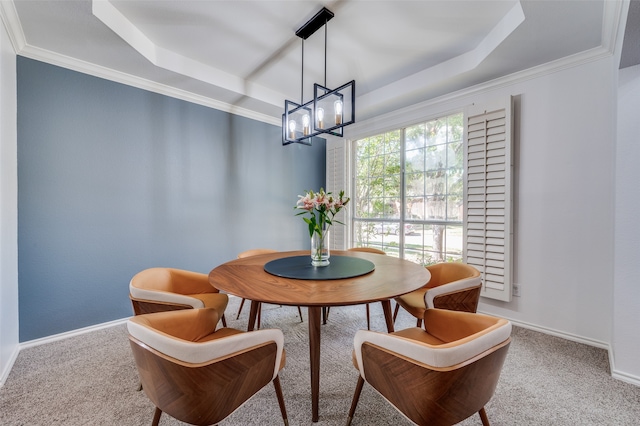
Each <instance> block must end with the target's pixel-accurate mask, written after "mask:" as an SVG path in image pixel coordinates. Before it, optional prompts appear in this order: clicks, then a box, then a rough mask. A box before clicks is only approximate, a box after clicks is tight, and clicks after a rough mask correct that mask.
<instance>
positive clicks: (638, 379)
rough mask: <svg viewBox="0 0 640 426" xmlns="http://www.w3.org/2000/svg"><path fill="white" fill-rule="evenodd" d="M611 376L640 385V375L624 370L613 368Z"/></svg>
mask: <svg viewBox="0 0 640 426" xmlns="http://www.w3.org/2000/svg"><path fill="white" fill-rule="evenodd" d="M611 377H613V378H615V379H618V380H621V381H623V382H626V383H630V384H632V385H635V386H638V387H640V377H638V376H634V375H632V374H627V373H625V372H624V371H615V370H613V371H612V373H611Z"/></svg>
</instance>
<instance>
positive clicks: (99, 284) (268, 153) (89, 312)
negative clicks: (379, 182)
mask: <svg viewBox="0 0 640 426" xmlns="http://www.w3.org/2000/svg"><path fill="white" fill-rule="evenodd" d="M17 75H18V274H19V275H18V279H19V309H20V341H21V342H24V341H28V340H33V339H36V338H40V337H45V336H49V335H53V334H57V333H61V332H65V331H69V330H74V329H78V328H82V327H86V326H90V325H94V324H99V323H103V322H107V321H111V320H116V319H120V318H124V317H127V316H130V315H132V309H131V304H130V301H129V297H128V295H129V290H128V286H129V280H130V279H131V277H132V276H133V275H134V274H135V273H136V272H138V271H140V270H142V269H145V268H149V267H154V266H168V267H175V268H183V269H189V270H193V271H199V272H203V273H208V272H209V271H210V270H211V269H212V268H214V267H215V266H217V265H219V264H221V263H223V262H225V261H228V260H230V259H233V258H235V256H236V254H237V253H238V252H240V251H242V250H246V249H249V248H256V247H271V248H274V249H278V250H298V249H308V244H309V243H308V240H309V236H308V233H307V229H306V225H305V224H304V222H303V221H302V219H300V218H299V217H295V212H294V210H293V206H294V205H295V203H296V201H297V195H298V194H302V193H303V192H304V191H305V190H308V189H314V190H315V189H318V188H320V187H321V186H323V185H324V182H325V141H324V140H323V139H318V140H316V141H314V144H313V146H312V147H308V146H302V145H297V144H295V145H293V146H291V145H289V146H282V142H281V130H280V127H278V126H273V125H270V124H265V123H263V122H259V121H254V120H251V119H247V118H243V117H240V116H236V115H233V114H228V113H225V112H221V111H219V110H215V109H211V108H207V107H204V106H200V105H196V104H193V103H189V102H185V101H181V100H178V99H174V98H171V97H167V96H163V95H159V94H157V93H152V92H148V91H144V90H141V89H137V88H133V87H130V86H126V85H122V84H119V83H114V82H111V81H108V80H104V79H100V78H96V77H92V76H89V75H86V74H82V73H78V72H74V71H70V70H68V69H64V68H60V67H56V66H53V65H49V64H45V63H42V62H39V61H34V60H31V59H27V58H23V57H18V58H17Z"/></svg>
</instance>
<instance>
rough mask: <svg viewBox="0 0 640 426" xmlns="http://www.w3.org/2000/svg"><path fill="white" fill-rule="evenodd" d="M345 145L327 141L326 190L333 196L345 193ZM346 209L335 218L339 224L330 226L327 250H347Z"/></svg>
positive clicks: (342, 142) (341, 142) (340, 142)
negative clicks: (341, 192)
mask: <svg viewBox="0 0 640 426" xmlns="http://www.w3.org/2000/svg"><path fill="white" fill-rule="evenodd" d="M346 152H347V150H346V144H345V143H344V141H342V140H340V141H338V142H335V141H327V170H326V180H327V182H326V188H325V190H326V191H327V192H332V193H333V195H334V196H337V195H339V194H340V191H343V190H344V191H345V192H346V195H347V196H349V193H348V192H347V187H346V183H347V179H346V175H347V166H346ZM348 208H349V205H347V208H345V209H342V210H341V211H340V213H338V214H337V215H336V217H335V219H336V220H338V221H339V222H341V223H344V224H345V225H341V224H339V223H336V224H334V225H333V226H331V237H330V239H329V248H330V249H331V250H346V248H347V226H346V223H347V215H346V214H347V209H348Z"/></svg>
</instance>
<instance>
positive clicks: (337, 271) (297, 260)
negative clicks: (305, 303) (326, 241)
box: [264, 256, 376, 280]
mask: <svg viewBox="0 0 640 426" xmlns="http://www.w3.org/2000/svg"><path fill="white" fill-rule="evenodd" d="M375 268H376V265H374V264H373V262H370V261H368V260H366V259H360V258H358V257H350V256H331V257H330V258H329V265H328V266H313V265H311V256H292V257H283V258H280V259H275V260H272V261H271V262H267V263H266V264H265V265H264V270H265V271H266V272H268V273H270V274H271V275H275V276H278V277H283V278H294V279H298V280H339V279H342V278H352V277H358V276H360V275H365V274H368V273H369V272H371V271H373V270H374V269H375Z"/></svg>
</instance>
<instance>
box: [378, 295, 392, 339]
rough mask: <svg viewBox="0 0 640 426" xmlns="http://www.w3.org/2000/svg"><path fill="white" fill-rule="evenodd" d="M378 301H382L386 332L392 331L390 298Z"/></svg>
mask: <svg viewBox="0 0 640 426" xmlns="http://www.w3.org/2000/svg"><path fill="white" fill-rule="evenodd" d="M380 303H382V311H383V312H384V320H385V322H386V323H387V332H389V333H393V314H392V313H391V300H388V299H387V300H382V301H381V302H380Z"/></svg>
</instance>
